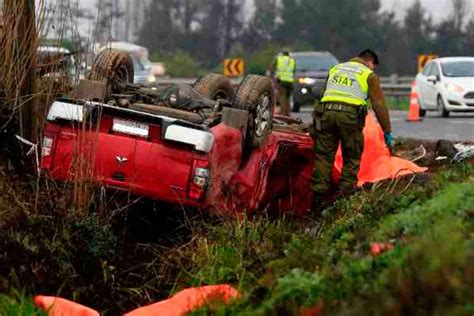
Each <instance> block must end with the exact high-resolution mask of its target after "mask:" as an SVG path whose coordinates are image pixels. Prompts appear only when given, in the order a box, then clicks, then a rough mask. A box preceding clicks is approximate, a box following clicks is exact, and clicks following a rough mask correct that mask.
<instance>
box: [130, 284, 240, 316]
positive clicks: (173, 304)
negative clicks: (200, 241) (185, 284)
mask: <svg viewBox="0 0 474 316" xmlns="http://www.w3.org/2000/svg"><path fill="white" fill-rule="evenodd" d="M237 297H239V293H238V292H237V290H235V289H234V288H233V287H231V286H230V285H208V286H201V287H196V288H189V289H185V290H183V291H181V292H178V293H177V294H176V295H174V296H173V297H171V298H169V299H167V300H164V301H160V302H158V303H155V304H152V305H148V306H145V307H140V308H138V309H135V310H133V311H131V312H129V313H127V314H125V316H157V315H166V316H181V315H185V314H186V313H189V312H191V311H193V310H195V309H197V308H199V307H202V306H204V305H205V304H207V303H210V302H213V301H222V302H224V303H227V302H228V301H229V300H230V299H232V298H237Z"/></svg>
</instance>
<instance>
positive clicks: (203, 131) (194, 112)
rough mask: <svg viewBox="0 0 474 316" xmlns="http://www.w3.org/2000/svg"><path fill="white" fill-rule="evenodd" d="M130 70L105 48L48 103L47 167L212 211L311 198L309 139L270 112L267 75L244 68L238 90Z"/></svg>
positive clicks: (288, 205)
mask: <svg viewBox="0 0 474 316" xmlns="http://www.w3.org/2000/svg"><path fill="white" fill-rule="evenodd" d="M132 78H133V65H131V60H130V58H129V57H128V56H127V55H126V54H124V53H121V52H117V51H113V50H108V51H104V52H103V53H102V54H101V55H99V56H98V58H97V60H96V62H95V64H94V66H93V67H92V71H91V74H90V75H89V80H86V81H85V82H83V83H81V84H82V88H81V87H79V89H78V93H77V97H76V98H74V99H60V100H57V101H55V102H54V103H53V104H52V106H51V107H50V109H49V112H48V115H47V121H46V125H45V128H44V135H43V143H42V162H41V167H42V169H43V171H45V172H47V173H48V174H50V175H51V176H52V177H53V178H54V179H56V180H60V181H64V182H69V181H73V180H74V179H78V178H79V179H81V180H91V181H94V182H96V183H97V184H99V185H101V186H104V187H106V188H113V189H119V190H125V191H128V192H130V193H131V194H133V195H137V196H142V197H146V198H150V199H153V200H156V201H163V202H168V203H173V204H176V205H182V206H191V207H206V208H213V209H216V210H218V211H226V210H247V211H254V210H258V209H263V208H272V209H277V210H280V211H286V212H296V213H302V212H305V211H306V210H307V209H308V208H309V207H310V204H311V200H312V199H311V196H312V193H311V191H310V189H309V188H310V181H311V173H312V167H313V152H312V146H313V143H312V140H311V138H310V137H309V135H308V134H307V133H306V132H305V130H304V126H303V124H301V123H300V122H297V121H295V120H292V119H290V118H288V117H279V116H274V115H273V107H274V103H275V97H274V92H273V87H272V83H271V80H270V79H268V78H266V77H261V76H255V75H249V76H247V77H246V78H244V80H243V81H242V83H241V84H240V85H239V86H238V88H237V89H236V90H235V89H234V88H233V86H232V85H231V83H230V81H229V80H228V79H227V78H225V77H223V76H221V75H217V74H211V75H208V76H205V77H203V78H201V79H199V80H198V81H197V82H196V83H195V84H194V85H193V87H191V86H187V85H172V86H169V87H164V88H159V89H158V90H156V89H155V90H153V89H147V88H144V87H139V86H136V85H133V84H132V83H131V81H132ZM97 86H100V87H102V89H96V88H97ZM91 87H95V88H94V89H93V88H91ZM92 90H100V91H101V92H100V93H95V92H94V93H91V91H92ZM87 94H89V95H87Z"/></svg>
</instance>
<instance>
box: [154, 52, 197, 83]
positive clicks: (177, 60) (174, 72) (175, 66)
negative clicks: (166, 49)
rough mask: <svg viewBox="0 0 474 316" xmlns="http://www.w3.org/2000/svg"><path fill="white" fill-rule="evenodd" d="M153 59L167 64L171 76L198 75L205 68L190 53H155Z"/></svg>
mask: <svg viewBox="0 0 474 316" xmlns="http://www.w3.org/2000/svg"><path fill="white" fill-rule="evenodd" d="M151 59H152V60H153V61H160V62H163V63H164V64H165V67H166V73H167V74H168V75H169V76H171V77H182V78H189V77H191V78H192V77H198V76H200V75H202V74H203V72H204V70H203V69H202V68H201V66H200V65H199V63H198V62H197V61H196V60H195V59H194V58H193V57H192V56H191V55H190V54H188V53H186V52H184V51H176V52H173V53H172V54H164V55H162V54H159V53H154V54H153V55H152V57H151Z"/></svg>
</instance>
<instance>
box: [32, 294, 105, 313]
mask: <svg viewBox="0 0 474 316" xmlns="http://www.w3.org/2000/svg"><path fill="white" fill-rule="evenodd" d="M34 302H35V305H36V306H38V307H39V308H41V309H42V310H44V311H45V312H48V315H49V316H99V315H100V314H99V312H97V311H95V310H93V309H91V308H89V307H86V306H83V305H80V304H77V303H74V302H71V301H68V300H66V299H64V298H60V297H54V296H42V295H38V296H35V298H34Z"/></svg>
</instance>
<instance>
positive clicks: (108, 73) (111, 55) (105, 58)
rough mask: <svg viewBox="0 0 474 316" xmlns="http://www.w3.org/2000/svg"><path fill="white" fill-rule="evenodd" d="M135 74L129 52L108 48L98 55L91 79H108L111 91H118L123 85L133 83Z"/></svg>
mask: <svg viewBox="0 0 474 316" xmlns="http://www.w3.org/2000/svg"><path fill="white" fill-rule="evenodd" d="M133 75H134V71H133V61H132V58H131V57H130V55H129V54H127V53H125V52H122V51H118V50H114V49H106V50H103V51H102V52H101V53H100V54H99V55H98V56H97V57H96V59H95V61H94V64H93V65H92V69H91V72H90V73H89V79H90V80H106V81H107V85H108V87H109V88H110V89H111V92H112V93H116V92H119V90H120V87H121V85H123V84H127V83H133Z"/></svg>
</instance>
